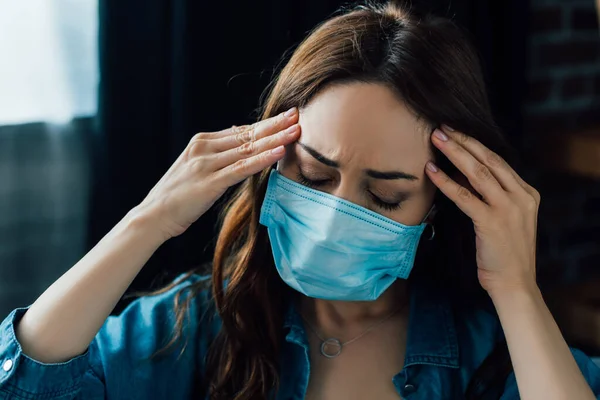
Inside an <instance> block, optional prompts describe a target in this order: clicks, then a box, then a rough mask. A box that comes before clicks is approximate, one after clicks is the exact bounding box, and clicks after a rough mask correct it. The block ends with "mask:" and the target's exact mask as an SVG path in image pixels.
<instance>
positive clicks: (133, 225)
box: [123, 204, 171, 247]
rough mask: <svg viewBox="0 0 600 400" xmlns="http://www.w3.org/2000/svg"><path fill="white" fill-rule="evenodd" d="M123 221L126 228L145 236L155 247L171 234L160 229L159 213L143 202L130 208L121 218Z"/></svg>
mask: <svg viewBox="0 0 600 400" xmlns="http://www.w3.org/2000/svg"><path fill="white" fill-rule="evenodd" d="M123 222H124V223H125V225H126V226H127V229H130V230H133V231H137V232H140V233H141V234H143V235H145V236H147V237H148V239H149V240H150V241H152V242H154V243H155V244H156V245H157V247H158V246H160V245H162V244H163V243H164V242H166V241H167V240H169V239H170V238H171V236H169V235H168V234H167V233H165V232H164V231H163V230H162V229H161V218H160V215H159V213H157V212H156V211H155V210H153V209H152V208H150V207H147V206H144V205H143V204H140V205H138V206H136V207H134V208H133V209H131V210H130V211H129V212H128V213H127V215H126V216H125V217H124V218H123Z"/></svg>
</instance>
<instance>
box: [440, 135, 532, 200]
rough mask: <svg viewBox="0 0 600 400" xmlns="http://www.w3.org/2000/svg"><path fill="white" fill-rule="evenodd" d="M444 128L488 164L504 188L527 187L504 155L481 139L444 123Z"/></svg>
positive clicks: (477, 157) (516, 188)
mask: <svg viewBox="0 0 600 400" xmlns="http://www.w3.org/2000/svg"><path fill="white" fill-rule="evenodd" d="M442 129H443V131H444V133H446V134H447V135H448V136H450V137H451V138H452V139H453V140H454V141H456V142H457V143H459V144H460V145H461V146H463V147H464V148H465V149H467V150H468V151H469V152H470V153H471V154H473V155H474V156H475V158H476V159H477V160H479V162H480V163H482V164H484V165H485V166H487V167H488V168H489V170H490V171H491V172H492V174H493V175H494V177H495V178H496V180H497V181H498V183H500V185H501V186H502V187H503V188H504V190H506V191H509V192H514V191H516V190H519V189H521V188H524V187H526V185H527V184H526V183H525V182H524V181H523V179H522V178H521V177H520V176H519V174H517V173H516V172H515V170H514V169H512V167H511V166H510V165H508V163H507V162H506V161H505V160H504V159H503V158H502V157H500V156H499V155H498V154H496V153H494V152H493V151H491V150H490V149H488V148H487V147H485V146H484V145H483V144H482V143H481V142H480V141H478V140H477V139H474V138H472V137H470V136H467V135H465V134H463V133H460V132H457V131H455V130H454V129H452V128H450V127H449V126H446V125H443V126H442Z"/></svg>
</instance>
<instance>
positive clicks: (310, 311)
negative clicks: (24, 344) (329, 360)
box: [300, 279, 408, 333]
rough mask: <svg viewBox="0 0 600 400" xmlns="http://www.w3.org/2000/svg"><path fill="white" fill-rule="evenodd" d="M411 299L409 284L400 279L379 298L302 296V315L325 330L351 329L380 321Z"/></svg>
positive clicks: (333, 331) (341, 330) (332, 331)
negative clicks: (336, 298) (351, 298)
mask: <svg viewBox="0 0 600 400" xmlns="http://www.w3.org/2000/svg"><path fill="white" fill-rule="evenodd" d="M407 302H408V285H407V282H406V281H405V280H402V279H398V280H397V281H396V282H394V284H392V286H390V287H389V288H388V289H387V290H386V291H385V292H384V293H383V294H382V295H381V296H380V297H379V298H378V299H377V300H375V301H331V300H320V299H313V298H309V297H305V296H303V297H302V300H301V303H300V311H301V313H302V315H303V316H304V317H305V318H306V319H307V320H308V321H310V322H311V323H312V324H314V325H315V326H316V327H318V328H319V329H320V330H322V331H323V332H330V333H336V332H348V331H352V330H355V329H362V328H364V326H365V325H369V324H372V323H376V322H377V321H379V320H381V319H383V318H385V317H387V316H389V315H390V314H391V313H393V312H394V311H398V310H399V308H401V307H403V311H404V312H406V309H407V307H405V305H406V304H407Z"/></svg>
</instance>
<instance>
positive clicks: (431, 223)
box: [423, 204, 437, 241]
mask: <svg viewBox="0 0 600 400" xmlns="http://www.w3.org/2000/svg"><path fill="white" fill-rule="evenodd" d="M436 212H437V210H436V208H435V204H434V205H432V206H431V208H430V209H429V212H428V213H427V215H425V218H423V222H425V223H426V224H427V225H428V226H430V227H431V235H430V236H429V238H427V240H429V241H432V240H433V238H434V237H435V225H433V222H427V219H430V218H431V219H433V217H434V216H435V214H436Z"/></svg>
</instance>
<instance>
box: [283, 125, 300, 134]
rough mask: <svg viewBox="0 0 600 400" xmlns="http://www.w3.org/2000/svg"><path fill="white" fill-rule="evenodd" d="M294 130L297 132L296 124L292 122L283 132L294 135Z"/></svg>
mask: <svg viewBox="0 0 600 400" xmlns="http://www.w3.org/2000/svg"><path fill="white" fill-rule="evenodd" d="M296 132H298V124H294V125H292V126H290V127H289V128H287V129H286V130H285V133H287V134H288V135H290V136H292V135H295V134H296Z"/></svg>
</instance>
